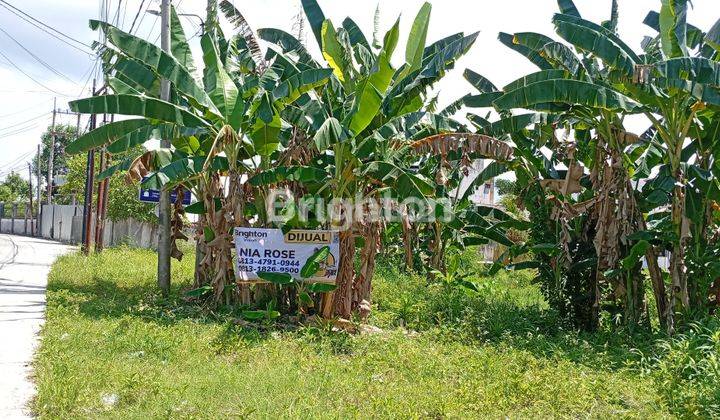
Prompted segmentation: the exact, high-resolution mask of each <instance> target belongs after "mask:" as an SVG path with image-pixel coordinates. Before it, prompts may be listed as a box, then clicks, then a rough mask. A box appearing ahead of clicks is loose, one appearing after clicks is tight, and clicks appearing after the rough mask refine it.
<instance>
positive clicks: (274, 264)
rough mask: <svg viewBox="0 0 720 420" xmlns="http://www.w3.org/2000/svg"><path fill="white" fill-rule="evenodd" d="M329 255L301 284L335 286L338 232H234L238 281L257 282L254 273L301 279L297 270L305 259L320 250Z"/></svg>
mask: <svg viewBox="0 0 720 420" xmlns="http://www.w3.org/2000/svg"><path fill="white" fill-rule="evenodd" d="M325 246H327V247H329V248H330V253H329V254H328V256H327V258H325V260H324V261H322V262H321V263H320V266H319V269H318V271H317V272H315V273H314V274H313V275H312V276H310V278H306V279H303V280H306V281H307V280H309V281H315V282H322V283H335V278H336V276H337V271H338V264H339V261H340V239H339V236H338V232H336V231H330V230H291V231H289V232H287V233H285V234H283V232H282V230H280V229H262V228H235V250H236V253H237V265H236V269H237V270H236V271H237V277H238V279H239V280H240V281H255V280H260V277H258V275H257V273H260V272H269V273H287V274H290V275H291V276H292V277H294V278H296V279H301V276H300V270H301V269H302V268H303V266H304V265H305V263H306V262H307V260H308V258H310V257H312V256H313V255H315V253H316V252H317V251H318V250H320V249H321V248H323V247H325Z"/></svg>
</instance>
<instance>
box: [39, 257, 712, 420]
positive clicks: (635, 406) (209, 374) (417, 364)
mask: <svg viewBox="0 0 720 420" xmlns="http://www.w3.org/2000/svg"><path fill="white" fill-rule="evenodd" d="M154 262H155V254H153V253H152V252H149V251H146V250H131V249H128V248H120V249H111V250H107V251H105V252H104V253H103V254H102V255H99V256H91V257H89V258H88V257H84V256H81V255H70V256H66V257H62V258H61V259H60V260H58V262H57V263H56V264H55V266H54V267H53V270H52V273H51V275H50V283H49V286H48V317H47V323H46V325H45V327H44V329H43V333H42V337H43V339H42V345H41V348H40V350H39V352H38V356H37V360H36V362H35V375H36V381H37V384H38V391H39V393H38V396H37V398H36V400H35V403H34V408H35V410H36V412H37V413H38V414H40V415H41V416H43V417H51V418H73V417H104V418H158V417H172V418H176V417H180V418H186V417H191V418H219V417H251V418H268V417H273V418H274V417H318V418H345V417H404V418H412V417H501V416H509V417H516V418H521V417H573V418H575V417H607V416H613V417H637V418H640V417H642V418H645V417H670V416H686V417H692V416H709V415H712V414H718V410H719V409H718V405H717V403H718V401H719V400H720V398H719V397H720V396H719V395H718V391H717V390H718V382H717V380H718V360H719V358H718V350H719V349H720V348H719V347H718V337H719V336H720V332H718V331H720V326H718V323H717V322H715V323H708V324H707V325H706V326H704V327H702V328H701V327H698V328H699V330H698V332H697V333H692V332H690V333H688V334H690V335H688V336H685V337H678V338H677V339H675V340H674V341H672V342H669V341H667V340H665V341H660V343H661V344H658V339H660V337H656V336H652V335H649V334H645V335H639V334H633V335H629V334H626V333H623V332H622V331H610V330H608V331H603V332H600V333H597V334H593V335H589V334H578V333H575V332H572V331H564V330H562V329H561V328H560V327H558V323H557V322H556V321H557V320H556V319H555V317H554V315H553V314H552V312H551V311H549V310H548V309H547V307H546V305H545V303H544V301H543V299H542V298H541V296H540V294H539V292H538V290H537V288H536V287H535V286H533V285H530V284H529V280H528V278H526V277H523V276H519V275H513V276H508V275H506V274H503V275H500V276H497V277H494V278H476V279H474V280H475V281H476V283H477V284H478V285H479V290H480V292H477V293H476V292H468V291H467V290H465V289H462V288H457V287H454V286H450V285H444V284H439V283H429V282H428V280H427V279H425V278H421V277H419V276H408V275H406V274H403V273H401V272H399V271H398V270H396V269H394V268H389V267H386V266H381V267H380V268H379V270H378V275H377V277H376V280H375V289H374V294H373V297H374V305H375V310H374V312H373V316H372V322H373V323H375V324H376V325H378V326H380V327H382V328H383V332H381V333H377V334H369V335H348V334H345V333H340V332H332V331H330V330H329V328H325V327H314V326H308V327H301V328H299V329H297V330H293V331H287V330H275V329H272V328H271V329H254V328H247V327H241V326H238V325H236V324H235V323H234V322H233V321H234V317H233V316H232V314H231V313H208V312H206V311H204V310H203V309H202V308H198V307H196V306H194V305H191V304H187V303H184V302H183V301H182V299H181V298H180V296H181V293H180V291H181V289H182V288H186V287H188V285H189V282H190V279H191V276H192V257H186V259H185V260H184V261H183V262H182V263H180V264H174V267H173V284H174V289H173V296H172V297H171V298H170V299H168V300H164V299H162V298H160V297H159V295H158V293H157V291H156V286H155V264H154ZM703 328H704V329H703ZM713 340H714V341H713ZM662 343H665V344H662ZM712 343H714V346H715V347H714V350H713V349H711V348H708V345H709V344H712ZM700 349H702V350H700ZM713 352H714V353H713ZM690 354H691V355H693V356H687V357H686V356H685V355H690ZM713 375H714V376H713Z"/></svg>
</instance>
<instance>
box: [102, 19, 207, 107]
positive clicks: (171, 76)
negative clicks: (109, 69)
mask: <svg viewBox="0 0 720 420" xmlns="http://www.w3.org/2000/svg"><path fill="white" fill-rule="evenodd" d="M90 26H91V27H92V28H93V29H94V30H96V29H98V28H101V29H102V30H103V32H104V33H105V34H106V35H107V37H108V40H109V41H110V42H111V43H112V44H113V45H115V46H116V47H117V48H118V49H120V51H122V52H123V53H124V54H126V55H128V56H129V57H131V58H133V59H135V60H138V61H140V62H142V63H144V64H145V65H147V66H149V67H150V68H152V69H153V70H154V71H156V72H157V73H158V74H159V75H160V76H162V77H164V78H166V79H168V80H170V81H171V82H172V83H173V85H174V86H175V88H176V89H177V90H178V91H180V92H182V93H184V94H186V95H188V96H190V97H192V98H193V99H194V100H195V101H197V103H199V104H201V105H203V106H206V107H209V108H210V109H211V110H216V108H215V107H214V106H213V103H212V102H211V101H210V98H209V97H208V95H207V94H206V93H205V91H204V90H203V89H202V87H201V86H199V85H198V83H197V81H196V80H195V78H194V77H193V76H192V74H190V72H189V70H188V69H186V68H185V67H184V66H183V65H181V64H180V63H179V62H178V61H177V60H176V59H175V57H173V56H171V55H170V54H168V53H166V52H164V51H163V50H162V49H160V48H158V47H157V46H155V45H153V44H151V43H150V42H147V41H145V40H143V39H142V38H138V37H136V36H134V35H131V34H129V33H127V32H123V31H122V30H120V29H118V28H116V27H114V26H112V25H110V24H109V23H106V22H100V21H97V20H91V21H90Z"/></svg>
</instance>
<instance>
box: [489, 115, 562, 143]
mask: <svg viewBox="0 0 720 420" xmlns="http://www.w3.org/2000/svg"><path fill="white" fill-rule="evenodd" d="M553 121H555V117H554V116H553V115H551V114H545V113H536V112H534V113H530V114H520V115H512V116H510V117H506V118H501V119H500V120H498V121H495V122H493V123H491V124H490V126H489V127H488V128H487V129H486V134H487V135H489V136H495V137H499V136H502V135H503V134H510V133H516V132H518V131H520V130H524V129H525V128H527V126H529V125H530V124H548V123H552V122H553Z"/></svg>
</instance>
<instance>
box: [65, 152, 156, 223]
mask: <svg viewBox="0 0 720 420" xmlns="http://www.w3.org/2000/svg"><path fill="white" fill-rule="evenodd" d="M123 158H124V155H118V156H115V157H113V160H111V161H110V162H109V165H108V166H110V165H112V164H114V163H117V161H119V160H122V159H123ZM97 159H99V156H98V155H96V165H95V175H96V176H97V175H98V174H99V172H100V169H99V165H98V164H97V162H98V161H97ZM86 164H87V156H86V155H84V154H80V155H75V156H72V157H70V158H69V160H68V162H67V165H68V173H67V175H66V183H65V184H64V185H62V186H60V190H59V191H60V195H62V196H64V197H71V196H75V199H76V202H77V203H78V204H83V203H84V202H85V180H86V176H85V175H86ZM139 188H140V186H139V185H137V184H128V183H127V182H126V181H125V172H122V171H121V172H117V173H116V174H115V175H114V176H113V177H111V178H110V182H109V189H108V206H107V217H108V219H110V220H113V221H118V220H126V219H135V220H138V221H143V222H151V223H157V216H155V210H154V206H153V205H152V204H147V203H142V202H140V200H138V197H139V194H140V190H139ZM95 203H97V186H95V187H94V188H93V205H95Z"/></svg>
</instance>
